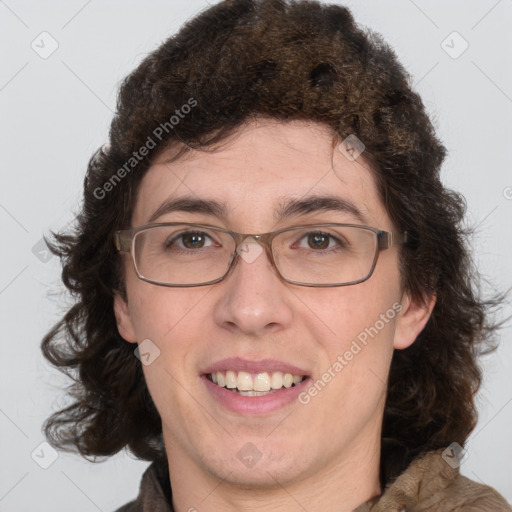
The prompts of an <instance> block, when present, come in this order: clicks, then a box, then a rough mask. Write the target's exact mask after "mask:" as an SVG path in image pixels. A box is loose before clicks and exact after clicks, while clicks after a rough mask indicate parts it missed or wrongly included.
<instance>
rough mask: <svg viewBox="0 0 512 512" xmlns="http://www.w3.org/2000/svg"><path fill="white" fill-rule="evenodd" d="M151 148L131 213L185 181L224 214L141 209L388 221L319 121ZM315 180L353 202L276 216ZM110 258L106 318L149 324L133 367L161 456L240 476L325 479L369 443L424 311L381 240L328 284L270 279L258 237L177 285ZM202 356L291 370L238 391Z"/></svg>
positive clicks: (134, 336)
mask: <svg viewBox="0 0 512 512" xmlns="http://www.w3.org/2000/svg"><path fill="white" fill-rule="evenodd" d="M165 156H166V155H164V154H163V155H162V156H161V157H160V159H159V161H157V162H156V163H155V164H154V165H153V166H152V167H151V168H150V169H149V171H148V172H147V174H146V175H145V177H144V179H143V180H142V182H141V185H140V188H139V191H138V196H137V201H136V205H135V208H134V212H133V217H132V226H139V225H143V224H146V223H148V222H149V219H150V217H151V216H152V215H153V213H154V212H155V211H156V210H157V209H158V208H159V207H160V205H161V204H162V203H164V202H165V201H167V200H169V199H178V198H182V197H185V196H187V197H192V198H194V199H202V200H212V199H213V200H215V201H218V202H220V203H223V204H224V205H225V207H226V216H225V217H217V216H214V215H210V214H206V213H194V212H192V213H191V212H185V211H172V212H167V213H164V214H163V215H161V216H160V217H158V218H157V219H155V220H154V221H155V222H174V221H176V222H196V223H202V224H210V225H215V226H219V227H223V228H227V229H230V230H232V231H236V232H240V233H265V232H269V231H273V230H277V229H281V228H285V227H290V226H296V225H304V224H314V223H328V222H339V223H351V224H366V225H368V226H372V227H376V228H379V229H382V230H386V231H395V227H394V226H393V225H392V223H391V221H390V218H389V216H388V214H387V212H386V209H385V208H384V206H383V204H382V201H381V199H380V198H379V196H378V193H377V189H376V186H375V181H374V177H373V174H372V171H371V170H370V169H369V167H368V166H367V165H366V164H365V163H364V161H363V159H362V157H359V158H358V159H357V160H355V161H351V160H349V159H347V158H346V156H345V155H344V154H343V153H342V152H341V151H339V150H338V149H337V148H336V149H334V156H333V150H332V136H331V134H330V132H329V131H328V129H327V128H326V127H324V126H322V125H319V124H314V123H306V122H291V123H282V122H277V121H272V122H271V121H264V120H259V121H258V122H252V123H250V124H247V125H245V126H244V128H243V129H242V130H241V131H239V132H238V133H237V136H236V137H234V138H232V139H230V140H229V141H228V143H227V144H225V145H223V147H222V149H219V150H217V151H215V152H211V153H206V152H193V153H190V154H188V155H187V156H186V157H184V158H181V159H179V160H178V161H176V162H173V163H172V164H166V163H165ZM167 156H168V155H167ZM324 195H328V196H336V197H337V198H339V199H340V200H343V201H345V202H347V203H351V204H352V205H354V206H355V207H356V208H357V210H358V213H356V212H354V211H348V210H347V211H330V210H320V211H310V212H307V213H300V214H296V215H294V216H292V217H287V218H284V219H282V220H280V221H277V222H276V220H275V218H274V211H275V210H276V208H277V207H278V206H280V205H282V204H283V203H286V202H288V201H292V200H297V199H305V198H308V197H310V196H324ZM122 257H123V258H125V262H124V265H125V276H126V289H127V297H128V300H127V302H125V301H123V300H122V299H121V298H120V297H116V300H115V311H116V318H117V322H118V328H119V331H120V333H121V335H122V336H123V337H124V339H125V340H127V341H128V342H133V343H135V342H139V343H140V342H142V340H146V339H149V340H151V343H152V345H151V347H153V349H152V350H154V347H155V346H156V347H158V350H159V351H160V354H159V356H158V357H157V358H156V359H155V360H154V361H153V362H152V363H151V364H149V365H145V366H144V367H143V369H144V374H145V378H146V381H147V385H148V387H149V391H150V393H151V395H152V397H153V400H154V402H155V405H156V407H157V409H158V411H159V413H160V415H161V418H162V427H163V432H164V439H165V444H166V450H167V454H168V457H169V459H170V460H173V461H176V466H177V467H180V468H187V469H188V470H189V471H195V472H196V473H202V474H204V475H208V476H209V477H211V478H216V479H223V480H224V479H226V481H227V482H233V483H234V482H236V483H239V484H243V485H253V486H266V485H275V482H276V481H278V482H279V483H280V484H281V485H287V484H291V483H293V482H299V481H301V480H304V479H307V478H313V477H314V475H322V477H323V478H329V476H328V475H335V474H336V470H337V469H339V468H342V467H343V466H345V465H346V464H347V461H357V460H358V459H357V458H358V457H359V456H360V455H361V453H363V452H365V453H368V452H373V453H375V454H376V455H377V456H378V453H379V452H378V450H379V444H380V424H381V421H382V414H383V408H384V400H385V392H386V381H387V375H388V369H389V365H390V361H391V357H392V353H393V350H394V349H402V348H405V347H407V346H409V345H410V344H411V343H412V342H413V341H414V340H415V338H416V336H417V334H418V333H419V332H420V331H421V329H422V328H423V327H424V325H425V323H426V321H427V319H428V315H429V309H427V308H425V307H424V306H422V305H420V304H417V303H416V302H415V301H412V300H411V299H410V298H409V296H408V295H407V293H404V292H403V290H402V289H401V288H400V275H399V269H398V248H397V247H396V246H394V247H392V248H390V249H387V250H384V251H381V253H380V255H379V258H378V261H377V265H376V267H375V270H374V272H373V275H372V276H371V277H370V279H368V280H367V281H365V282H362V283H360V284H356V285H350V286H341V287H332V288H320V287H304V286H298V285H294V284H290V283H287V282H285V281H283V280H282V279H281V278H280V277H279V275H278V273H277V272H276V270H275V268H274V267H273V266H272V265H271V263H270V261H269V259H268V257H267V253H266V252H264V251H263V252H262V253H261V255H260V256H258V257H257V258H256V259H255V260H254V261H251V262H248V261H245V260H243V259H242V258H239V260H238V263H237V264H236V266H235V267H234V268H233V270H232V272H230V273H229V274H228V276H227V278H226V279H224V280H223V281H221V282H219V283H216V284H213V285H208V286H199V287H192V288H183V287H181V288H169V287H163V286H158V285H154V284H151V283H148V282H145V281H142V280H140V279H138V277H137V275H136V273H135V271H134V267H133V263H132V261H131V258H130V256H129V255H128V254H124V255H123V256H122ZM430 309H431V308H430ZM217 370H218V371H220V372H221V373H222V375H223V377H224V378H226V379H228V380H229V379H231V378H232V377H233V375H231V373H230V375H229V376H227V375H226V372H227V371H229V372H234V377H235V378H236V379H238V380H237V381H236V382H237V385H240V386H241V387H242V386H243V385H242V384H240V382H241V380H244V379H246V378H247V375H245V374H244V373H243V372H246V373H248V374H250V375H251V377H252V378H253V380H252V383H253V384H254V382H255V380H256V376H257V375H258V374H263V375H262V376H260V377H257V379H258V382H260V381H261V382H265V379H266V376H265V372H266V373H267V374H268V378H269V379H270V380H272V379H275V382H274V384H275V386H276V387H278V388H279V387H280V386H281V382H282V381H280V380H279V374H278V372H282V373H283V375H285V374H287V373H290V374H291V375H292V378H293V377H294V376H295V382H296V383H295V385H293V386H292V387H286V386H285V385H283V387H281V388H280V389H278V390H276V391H274V392H272V393H265V394H264V395H263V396H244V395H241V394H238V393H236V392H233V391H230V390H228V389H227V388H225V387H224V388H221V387H220V386H219V383H217V384H215V383H214V382H212V380H211V379H212V377H211V374H212V373H213V374H215V372H216V371H217ZM239 372H242V373H241V374H240V373H239ZM274 374H277V375H274ZM217 375H218V374H217ZM219 379H221V378H220V377H219V378H218V379H217V381H219ZM240 379H241V380H240ZM286 379H290V377H284V381H285V384H286ZM249 382H251V381H249ZM263 386H265V384H263ZM377 460H378V459H377ZM226 475H228V476H227V477H226ZM171 480H172V475H171Z"/></svg>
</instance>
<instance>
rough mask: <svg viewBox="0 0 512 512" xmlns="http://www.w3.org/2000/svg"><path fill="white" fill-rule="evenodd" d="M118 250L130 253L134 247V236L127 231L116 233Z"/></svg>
mask: <svg viewBox="0 0 512 512" xmlns="http://www.w3.org/2000/svg"><path fill="white" fill-rule="evenodd" d="M114 243H115V246H116V249H117V250H118V251H121V252H130V250H131V247H132V235H131V233H130V232H127V231H116V232H115V233H114Z"/></svg>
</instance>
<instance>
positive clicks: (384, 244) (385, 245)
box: [379, 231, 408, 250]
mask: <svg viewBox="0 0 512 512" xmlns="http://www.w3.org/2000/svg"><path fill="white" fill-rule="evenodd" d="M407 241H408V233H407V231H405V232H404V233H389V232H387V231H381V232H380V233H379V249H381V250H382V249H389V248H390V247H392V246H393V245H401V244H405V243H407Z"/></svg>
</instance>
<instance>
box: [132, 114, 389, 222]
mask: <svg viewBox="0 0 512 512" xmlns="http://www.w3.org/2000/svg"><path fill="white" fill-rule="evenodd" d="M338 142H339V141H338ZM169 156H170V153H165V152H164V153H162V154H161V155H160V156H159V157H158V159H157V160H156V162H155V163H154V164H153V165H152V166H151V167H150V168H149V170H148V171H147V173H146V175H145V176H144V178H143V179H142V181H141V184H140V186H139V190H138V194H137V200H136V204H135V208H134V212H133V216H132V225H133V226H137V225H142V224H144V223H147V222H148V221H149V219H150V218H151V216H152V215H153V213H154V212H155V211H156V210H157V209H158V208H159V207H160V206H161V205H162V204H163V203H165V202H166V201H168V200H169V199H179V198H183V197H187V198H196V199H198V200H214V201H216V202H218V203H221V204H224V205H225V206H226V209H225V211H226V218H223V219H222V220H223V222H227V223H229V225H228V226H226V227H229V228H230V229H234V230H238V229H239V230H242V231H245V232H264V231H267V230H271V229H274V228H277V227H278V226H276V225H275V224H274V223H275V220H276V216H275V214H276V211H277V210H278V209H281V211H282V209H283V207H284V206H285V205H286V203H287V202H288V201H289V200H290V199H295V200H298V199H307V198H308V197H313V196H315V197H319V196H330V197H332V196H335V197H338V198H340V199H341V200H343V201H346V202H347V203H350V204H352V205H355V206H356V207H357V209H358V210H359V211H360V212H361V213H362V214H363V217H364V219H365V220H367V222H368V223H370V224H371V225H373V226H375V227H379V228H381V229H390V228H391V227H392V226H391V224H390V220H389V217H388V215H387V212H386V210H385V208H384V205H383V203H382V201H381V199H380V197H379V195H378V192H377V188H376V185H375V179H374V174H373V171H372V170H371V169H370V167H369V165H368V164H367V163H366V162H365V161H364V160H363V158H361V157H359V158H357V159H356V160H351V159H348V158H347V157H346V153H343V152H342V151H340V150H339V147H338V143H336V144H335V145H334V147H333V135H332V132H331V131H330V130H329V129H328V127H326V126H324V125H321V124H318V123H312V122H306V121H293V122H282V121H276V120H261V119H259V120H256V121H251V122H249V123H246V124H245V125H243V127H242V128H241V129H240V130H238V131H237V132H236V133H235V134H234V135H233V136H232V137H230V138H229V139H228V140H226V141H224V142H222V143H221V145H220V147H218V148H215V150H214V151H208V152H205V151H190V152H189V153H187V154H185V155H184V156H183V157H180V158H179V159H178V160H176V161H174V162H168V160H169ZM313 213H314V212H313ZM172 215H173V216H174V217H173V218H175V217H176V215H178V214H177V212H173V214H172ZM181 215H182V216H181V217H180V220H181V219H183V214H181ZM189 216H190V215H189ZM324 218H325V212H324ZM316 219H317V220H319V219H318V217H316ZM338 219H339V220H336V222H338V221H339V222H349V221H351V220H352V221H354V222H356V221H357V222H356V223H358V224H361V223H362V222H361V221H360V219H359V218H358V219H356V218H355V217H354V216H352V217H350V215H349V212H348V211H347V212H346V214H345V218H342V217H338ZM166 220H173V219H171V218H169V216H168V215H167V216H166V215H163V216H162V217H161V218H159V219H158V220H157V221H160V222H164V221H166ZM208 220H209V221H211V220H212V219H208ZM279 227H281V226H279Z"/></svg>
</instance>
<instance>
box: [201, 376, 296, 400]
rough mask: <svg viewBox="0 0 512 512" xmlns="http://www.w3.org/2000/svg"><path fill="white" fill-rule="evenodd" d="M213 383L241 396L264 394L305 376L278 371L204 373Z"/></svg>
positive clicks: (288, 385) (292, 383) (294, 382)
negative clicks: (253, 373)
mask: <svg viewBox="0 0 512 512" xmlns="http://www.w3.org/2000/svg"><path fill="white" fill-rule="evenodd" d="M206 378H207V379H209V380H210V381H211V382H213V383H214V384H217V386H219V387H221V388H226V389H228V390H229V391H232V392H233V393H237V394H239V395H242V396H265V395H269V394H271V393H275V392H276V391H279V390H280V389H282V388H291V387H293V386H296V385H297V384H300V383H301V382H302V381H303V380H304V378H305V376H304V375H294V374H292V373H284V372H280V371H274V372H259V373H257V374H255V375H252V374H251V373H249V372H244V371H239V372H237V371H234V370H227V371H217V372H213V373H210V374H207V375H206Z"/></svg>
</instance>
